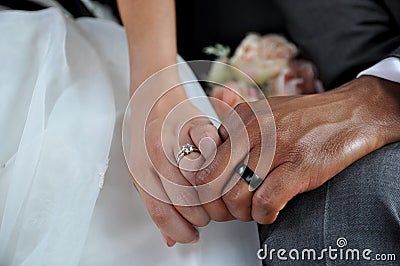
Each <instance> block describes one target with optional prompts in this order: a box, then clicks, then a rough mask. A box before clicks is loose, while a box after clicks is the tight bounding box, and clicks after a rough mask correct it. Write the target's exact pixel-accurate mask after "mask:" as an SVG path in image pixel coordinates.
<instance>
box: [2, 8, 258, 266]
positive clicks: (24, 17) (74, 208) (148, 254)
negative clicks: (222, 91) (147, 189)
mask: <svg viewBox="0 0 400 266" xmlns="http://www.w3.org/2000/svg"><path fill="white" fill-rule="evenodd" d="M0 35H1V40H0V62H1V63H2V67H1V68H0V140H1V149H0V217H1V218H2V220H1V227H0V265H21V264H22V265H78V264H79V265H225V264H227V265H259V264H260V262H259V261H258V259H257V256H256V252H257V249H258V237H257V229H256V225H255V224H254V223H241V222H230V223H211V224H210V225H209V226H207V227H206V228H202V229H200V238H201V240H200V242H199V243H197V244H194V245H176V247H174V248H167V247H166V246H165V244H164V243H163V241H162V238H161V236H160V234H159V231H158V229H157V228H156V226H155V225H154V223H153V222H152V221H151V219H150V218H149V216H148V214H147V212H146V210H145V209H144V207H143V205H142V202H141V200H140V197H139V196H138V194H137V193H136V191H135V190H134V188H133V186H132V184H131V181H130V177H129V172H128V170H127V167H126V164H125V160H124V158H123V154H122V147H121V146H122V144H121V123H122V116H123V112H124V110H125V108H126V105H127V103H128V52H127V47H126V38H125V34H124V31H123V29H122V28H121V27H120V26H118V25H116V24H113V23H111V22H106V21H101V20H95V19H81V20H78V21H73V20H71V19H67V18H65V17H64V16H63V15H62V14H61V12H59V11H58V10H56V9H48V10H45V11H40V12H33V13H27V12H19V11H1V12H0ZM184 75H192V74H191V73H190V71H189V72H188V73H186V74H184ZM187 90H188V92H190V93H191V94H199V95H201V94H203V92H202V90H201V88H200V86H199V85H197V84H194V85H193V84H192V85H191V87H190V88H187ZM201 108H202V109H203V110H204V111H205V112H209V113H210V112H213V111H212V108H211V106H210V105H209V104H207V103H204V104H203V105H202V106H201ZM101 187H103V188H102V189H101ZM96 200H97V202H96Z"/></svg>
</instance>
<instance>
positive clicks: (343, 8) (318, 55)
mask: <svg viewBox="0 0 400 266" xmlns="http://www.w3.org/2000/svg"><path fill="white" fill-rule="evenodd" d="M275 2H276V3H277V5H278V6H279V8H280V10H281V13H282V14H283V16H284V18H285V22H286V26H287V29H288V32H289V35H290V37H291V38H292V39H293V41H294V42H296V43H297V45H298V46H299V47H300V50H301V51H302V52H303V56H304V57H306V58H308V59H310V60H311V61H313V62H314V64H315V65H316V66H317V69H318V71H319V73H320V78H321V80H322V81H323V83H324V85H325V88H327V89H333V88H335V87H337V86H339V85H341V84H343V83H345V82H347V81H349V80H351V79H353V78H355V77H356V76H357V74H358V73H359V72H361V71H362V70H364V69H367V68H368V67H370V66H372V65H374V64H375V63H377V62H379V61H380V60H382V59H384V58H386V57H388V56H390V55H395V56H399V55H400V50H399V47H400V26H399V23H400V22H399V17H400V16H399V14H400V1H398V0H386V1H374V0H362V1H360V0H336V1H332V0H307V1H298V0H285V1H280V0H275ZM396 49H397V50H396ZM393 51H395V52H393Z"/></svg>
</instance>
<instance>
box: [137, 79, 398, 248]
mask: <svg viewBox="0 0 400 266" xmlns="http://www.w3.org/2000/svg"><path fill="white" fill-rule="evenodd" d="M396 86H398V85H397V84H396V85H395V84H393V83H391V82H388V81H384V80H381V79H378V78H374V77H362V78H359V79H357V80H354V81H352V82H350V83H348V84H345V85H343V86H342V87H340V88H338V89H336V90H334V91H331V92H326V93H322V94H314V95H302V96H288V97H271V98H269V99H268V103H269V106H270V108H265V105H266V101H265V100H262V101H258V102H252V103H242V104H239V105H238V106H236V107H235V109H234V110H233V111H232V112H230V113H229V114H228V115H226V117H225V118H224V121H223V122H222V126H221V127H220V128H219V129H218V130H217V129H216V128H215V127H213V126H212V125H211V123H210V122H209V121H208V120H207V119H204V118H195V119H192V120H190V121H191V122H189V123H187V124H185V125H178V124H177V123H172V122H171V123H164V124H165V126H166V128H164V129H163V130H166V132H169V133H170V135H171V136H174V137H176V136H178V135H179V138H178V139H179V142H180V143H179V145H183V144H186V143H192V144H194V145H195V146H197V147H200V150H201V151H202V156H201V157H202V159H201V160H200V161H199V160H195V159H196V158H197V157H199V154H197V155H196V154H195V153H192V154H189V155H187V156H185V157H188V159H191V158H193V159H194V160H193V162H194V164H195V165H196V167H198V168H199V169H200V170H198V171H197V172H191V171H185V170H182V169H181V170H180V169H179V167H181V165H179V167H178V166H176V165H173V163H171V160H168V159H167V158H166V157H165V156H164V155H163V153H162V152H161V151H165V150H167V151H168V152H169V153H170V156H171V158H173V157H174V156H176V153H177V146H178V143H175V142H174V141H173V140H172V138H171V139H169V140H170V143H173V145H171V146H169V147H167V148H166V147H162V146H163V145H162V144H161V142H160V140H161V139H162V137H161V135H160V134H159V133H155V132H161V125H162V122H161V121H159V119H160V118H162V119H164V118H165V117H163V116H162V115H161V113H158V115H155V116H154V119H150V121H151V122H150V123H149V124H148V127H149V128H150V129H151V130H150V131H148V132H149V135H146V139H149V140H150V141H148V143H150V145H149V150H150V152H151V154H153V155H154V158H153V160H152V161H153V162H154V164H156V167H155V166H154V165H146V164H144V163H143V161H142V160H137V161H136V163H135V165H136V166H137V167H141V168H142V169H143V167H145V170H144V171H142V173H143V175H145V176H142V177H141V180H147V181H151V183H153V184H158V185H157V186H156V188H155V189H154V191H158V192H159V194H160V195H164V197H165V199H168V200H169V202H168V200H163V199H160V198H157V197H154V195H150V194H152V193H149V191H146V190H145V189H143V186H141V185H139V186H137V188H138V190H139V192H140V194H141V196H142V198H143V200H144V203H145V205H146V207H147V209H148V211H149V213H150V215H151V217H152V218H153V220H154V222H155V223H156V224H157V226H158V227H159V228H160V230H161V232H162V234H163V236H164V239H165V240H166V243H167V245H169V246H172V245H173V244H175V242H181V243H189V242H195V241H197V240H198V232H197V230H196V228H195V226H205V225H206V224H207V223H208V222H209V221H210V220H215V221H227V220H233V219H238V220H241V221H251V220H254V221H256V222H258V223H261V224H269V223H273V222H274V221H275V220H276V219H277V217H278V215H279V212H280V211H281V210H282V209H283V208H284V207H285V205H286V204H287V203H288V201H290V200H291V199H292V198H293V197H295V196H296V195H298V194H300V193H303V192H306V191H310V190H312V189H315V188H317V187H319V186H321V185H322V184H324V183H325V182H326V181H328V180H329V179H330V178H332V177H333V176H335V175H336V174H338V173H339V172H340V171H342V170H343V169H344V168H346V167H347V166H349V165H350V164H351V163H353V162H355V161H356V160H358V159H359V158H361V157H362V156H364V155H366V154H368V153H370V152H372V151H374V150H376V149H378V148H379V147H381V146H383V145H385V144H386V143H389V142H393V141H396V140H397V137H396V135H394V134H393V133H391V131H390V130H388V129H387V127H389V128H390V126H391V125H393V123H395V124H396V123H397V124H396V125H398V124H399V121H398V117H396V116H391V115H390V114H391V113H390V112H389V111H388V110H391V109H390V108H394V107H395V106H396V99H398V97H399V91H400V90H399V88H395V87H396ZM396 89H397V91H396ZM366 92H368V95H372V96H371V97H366V96H365V95H366ZM393 93H394V94H395V95H394V94H393ZM393 96H395V97H393ZM396 97H397V98H396ZM390 99H394V100H390ZM186 110H187V113H186V115H189V116H192V117H196V114H197V113H199V111H198V110H196V109H195V108H194V109H191V108H187V109H186ZM271 110H272V113H271ZM181 118H182V117H181ZM183 120H185V119H183ZM171 121H172V120H171ZM174 121H177V119H175V120H174ZM382 124H385V125H386V127H383V126H382ZM271 125H272V126H271ZM176 128H180V129H181V131H180V133H179V132H177V131H176ZM271 132H273V134H271ZM204 138H207V139H211V140H212V141H213V142H214V143H215V145H216V146H217V148H216V149H217V150H216V153H214V152H212V151H210V150H208V151H205V150H207V149H204V147H203V149H202V143H201V142H202V139H204ZM271 140H273V142H274V143H272V142H271ZM275 141H276V143H275ZM163 143H164V144H165V143H169V142H168V141H166V142H163ZM275 144H276V145H275ZM203 146H204V144H203ZM275 147H276V149H275ZM137 154H138V153H137ZM138 156H139V157H140V156H141V155H140V153H139V154H138ZM196 156H197V157H196ZM211 156H212V157H213V158H212V159H211V160H210V157H211ZM243 161H245V162H246V164H247V166H248V167H249V168H250V169H252V170H253V171H254V172H255V173H256V174H257V175H258V176H260V177H261V178H263V179H264V181H263V183H262V184H261V186H260V187H259V188H258V189H257V190H255V191H252V190H251V189H249V185H248V184H247V183H246V182H245V181H244V180H243V179H242V178H240V176H239V175H238V173H237V172H236V171H235V169H236V167H237V165H239V164H240V163H241V162H243ZM155 168H157V169H156V170H155ZM160 175H162V176H163V177H166V179H167V180H170V181H171V182H173V183H175V184H180V185H182V186H185V188H187V187H191V188H192V190H190V192H187V191H188V190H187V189H185V192H183V193H182V191H180V190H179V189H178V190H176V189H172V188H171V187H170V186H169V183H168V182H166V181H165V180H164V178H160ZM135 183H137V178H136V179H135ZM154 191H153V192H154ZM182 198H183V199H184V200H185V202H188V203H193V202H195V203H196V204H188V206H185V204H182ZM189 205H190V206H189ZM305 215H306V214H305Z"/></svg>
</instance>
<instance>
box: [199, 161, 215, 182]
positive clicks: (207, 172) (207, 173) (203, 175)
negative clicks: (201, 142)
mask: <svg viewBox="0 0 400 266" xmlns="http://www.w3.org/2000/svg"><path fill="white" fill-rule="evenodd" d="M213 168H214V167H213V165H212V164H211V165H210V166H208V167H207V168H205V169H203V170H201V171H199V172H198V173H197V174H196V175H195V184H196V185H198V186H201V185H205V184H207V183H208V181H209V180H210V177H211V176H212V174H213V172H214V169H213Z"/></svg>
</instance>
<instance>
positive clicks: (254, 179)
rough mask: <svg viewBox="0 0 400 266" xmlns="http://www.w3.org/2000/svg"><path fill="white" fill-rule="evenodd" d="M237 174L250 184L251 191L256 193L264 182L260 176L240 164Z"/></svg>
mask: <svg viewBox="0 0 400 266" xmlns="http://www.w3.org/2000/svg"><path fill="white" fill-rule="evenodd" d="M235 172H236V173H237V174H238V175H240V177H241V178H242V179H243V180H244V181H245V182H246V183H247V184H249V190H250V191H254V190H256V189H257V188H258V187H259V186H260V185H261V184H262V182H263V181H264V180H263V179H262V178H260V177H259V176H258V175H256V174H255V173H254V172H253V171H252V170H251V169H250V168H249V167H247V165H246V164H244V163H240V164H239V165H238V166H237V167H236V170H235Z"/></svg>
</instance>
